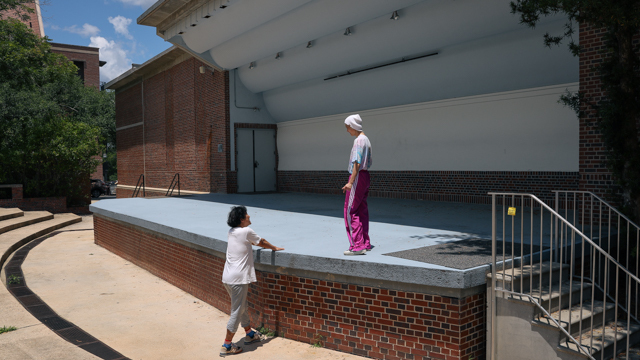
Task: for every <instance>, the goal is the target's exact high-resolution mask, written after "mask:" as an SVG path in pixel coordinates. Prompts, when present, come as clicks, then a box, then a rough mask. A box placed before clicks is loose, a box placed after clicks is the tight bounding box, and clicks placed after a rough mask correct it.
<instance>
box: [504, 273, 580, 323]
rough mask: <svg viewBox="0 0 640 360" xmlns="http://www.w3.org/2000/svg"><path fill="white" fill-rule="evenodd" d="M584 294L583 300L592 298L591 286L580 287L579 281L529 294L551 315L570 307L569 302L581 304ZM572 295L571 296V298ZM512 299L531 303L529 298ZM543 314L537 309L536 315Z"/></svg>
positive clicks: (545, 287)
mask: <svg viewBox="0 0 640 360" xmlns="http://www.w3.org/2000/svg"><path fill="white" fill-rule="evenodd" d="M581 292H582V294H583V299H587V298H590V297H591V284H584V285H582V286H581V285H580V282H579V281H573V282H569V281H563V282H561V283H558V282H556V283H555V284H553V285H551V287H549V286H543V288H542V291H540V290H539V289H534V290H533V291H530V292H528V294H529V295H531V296H532V297H533V298H534V299H536V300H538V303H539V304H540V305H541V306H542V307H543V308H544V309H545V310H546V311H548V312H549V313H553V312H555V311H558V310H560V309H564V308H565V307H569V301H570V300H571V305H575V304H577V303H579V302H580V293H581ZM569 294H571V296H569ZM511 299H515V300H522V301H525V302H529V298H527V297H525V296H522V297H520V296H518V295H512V296H511ZM541 313H542V314H543V312H542V311H540V310H539V309H538V308H537V307H536V313H535V315H539V314H541Z"/></svg>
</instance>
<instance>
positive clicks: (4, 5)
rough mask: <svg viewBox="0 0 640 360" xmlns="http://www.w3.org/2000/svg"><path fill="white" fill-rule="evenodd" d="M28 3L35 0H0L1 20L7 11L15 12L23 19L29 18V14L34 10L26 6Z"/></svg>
mask: <svg viewBox="0 0 640 360" xmlns="http://www.w3.org/2000/svg"><path fill="white" fill-rule="evenodd" d="M27 3H33V0H0V20H2V18H3V13H5V12H6V11H10V12H13V13H15V14H17V15H18V16H20V17H21V18H22V19H24V20H28V19H29V14H30V13H32V12H34V10H33V9H31V8H30V7H28V6H26V5H25V4H27Z"/></svg>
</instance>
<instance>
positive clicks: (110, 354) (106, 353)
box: [80, 342, 123, 360]
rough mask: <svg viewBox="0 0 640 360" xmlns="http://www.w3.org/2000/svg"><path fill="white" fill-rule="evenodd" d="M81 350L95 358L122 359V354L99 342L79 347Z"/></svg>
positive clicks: (106, 359)
mask: <svg viewBox="0 0 640 360" xmlns="http://www.w3.org/2000/svg"><path fill="white" fill-rule="evenodd" d="M80 347H81V348H82V349H84V350H85V351H87V352H90V353H92V354H93V355H95V356H98V357H100V358H102V359H105V360H116V359H122V358H123V357H122V354H120V353H119V352H117V351H115V350H113V349H112V348H110V347H108V346H107V345H105V344H103V343H101V342H95V343H92V344H87V345H80Z"/></svg>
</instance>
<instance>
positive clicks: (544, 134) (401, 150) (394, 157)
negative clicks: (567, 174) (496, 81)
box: [278, 83, 579, 171]
mask: <svg viewBox="0 0 640 360" xmlns="http://www.w3.org/2000/svg"><path fill="white" fill-rule="evenodd" d="M577 87H578V84H577V83H569V84H562V85H556V86H548V87H539V88H530V89H523V90H517V91H509V92H502V93H494V94H486V95H479V96H470V97H465V98H458V99H449V100H441V101H432V102H425V103H417V104H410V105H402V106H395V107H387V108H381V109H375V110H366V111H361V112H360V115H361V116H362V118H363V127H364V131H365V133H366V134H367V136H368V137H369V138H370V140H371V143H372V147H373V167H372V169H371V170H372V171H375V170H378V171H380V170H396V171H397V170H415V171H425V170H427V171H578V140H579V139H578V119H577V117H576V116H575V113H574V112H573V111H572V110H571V109H569V108H567V107H564V106H563V105H561V104H558V98H559V96H560V95H561V94H562V93H564V92H565V91H566V90H567V89H569V90H571V91H576V90H577ZM348 115H350V113H345V114H339V115H331V116H325V117H317V118H311V119H305V120H297V121H289V122H281V123H278V154H279V170H283V171H287V170H288V171H301V170H344V171H346V170H347V164H348V160H349V152H350V150H351V145H352V143H353V138H352V137H350V136H349V134H348V133H347V131H346V129H345V127H344V125H343V121H344V118H345V117H346V116H348Z"/></svg>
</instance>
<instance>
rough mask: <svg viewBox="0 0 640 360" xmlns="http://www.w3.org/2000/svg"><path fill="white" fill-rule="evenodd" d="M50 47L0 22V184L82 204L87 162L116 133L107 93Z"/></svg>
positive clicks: (91, 163) (22, 28)
mask: <svg viewBox="0 0 640 360" xmlns="http://www.w3.org/2000/svg"><path fill="white" fill-rule="evenodd" d="M6 3H7V0H0V9H1V8H2V4H6ZM50 48H51V46H50V45H49V43H48V39H47V38H46V37H45V38H39V37H38V36H37V35H35V34H33V32H32V31H31V30H30V29H28V28H27V27H26V25H24V24H22V23H21V22H20V21H17V20H15V19H7V20H0V164H2V166H0V182H5V183H6V182H10V183H21V184H23V186H24V192H25V196H28V197H40V196H66V197H67V199H68V201H69V202H70V204H74V203H78V202H84V203H86V200H88V196H89V194H88V191H87V190H86V186H83V182H86V183H87V184H86V185H88V180H89V174H90V173H91V172H93V170H95V167H96V165H97V164H98V163H99V160H95V159H94V158H93V157H94V156H96V155H101V154H102V152H103V149H104V147H105V145H104V144H105V143H106V141H107V139H109V138H113V137H114V136H115V134H114V133H115V120H114V119H115V116H114V104H113V94H109V93H106V92H100V91H99V90H98V89H94V88H90V87H85V86H84V84H83V83H82V81H81V80H80V78H79V77H78V76H77V75H76V72H77V68H76V67H75V65H73V63H71V62H70V61H68V60H67V58H66V57H64V56H63V55H59V54H55V53H53V52H51V49H50ZM111 123H112V124H111ZM85 179H86V180H85ZM83 199H84V201H82V200H83Z"/></svg>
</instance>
